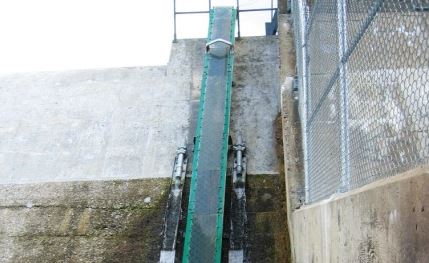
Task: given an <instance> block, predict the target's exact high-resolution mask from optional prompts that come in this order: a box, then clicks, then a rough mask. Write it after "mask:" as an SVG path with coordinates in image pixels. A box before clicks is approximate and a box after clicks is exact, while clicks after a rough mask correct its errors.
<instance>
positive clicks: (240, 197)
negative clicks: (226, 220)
mask: <svg viewBox="0 0 429 263" xmlns="http://www.w3.org/2000/svg"><path fill="white" fill-rule="evenodd" d="M232 149H233V151H234V166H233V170H232V193H231V213H230V215H231V226H230V229H231V232H230V243H229V252H228V261H229V262H231V263H243V262H246V222H247V216H246V155H245V150H246V146H245V145H244V143H243V140H242V137H241V134H238V136H237V144H234V146H233V147H232Z"/></svg>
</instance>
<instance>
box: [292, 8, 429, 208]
mask: <svg viewBox="0 0 429 263" xmlns="http://www.w3.org/2000/svg"><path fill="white" fill-rule="evenodd" d="M299 2H300V1H298V0H295V1H293V3H292V12H293V21H294V31H295V40H296V42H295V43H296V52H297V53H296V54H297V72H298V80H299V82H300V83H299V89H300V91H299V94H300V96H299V99H300V103H299V105H300V115H301V122H302V123H304V124H303V127H306V129H303V132H304V133H305V136H303V138H304V140H305V141H304V143H303V147H304V154H305V156H304V158H305V162H307V163H308V164H307V166H306V167H307V169H306V189H307V190H306V191H307V195H306V202H307V203H311V202H314V201H318V200H321V199H324V198H327V197H329V196H330V195H332V194H334V193H336V192H343V191H348V190H351V189H355V188H357V187H360V186H363V185H365V184H368V183H371V182H374V181H376V180H378V179H381V178H385V177H388V176H392V175H396V174H398V173H401V172H404V171H407V170H409V169H412V168H415V167H416V166H419V165H424V164H428V163H429V45H428V43H429V2H428V1H418V0H406V1H399V0H395V1H394V0H390V1H382V0H373V1H371V0H361V1H355V0H338V1H335V0H318V1H308V2H305V1H304V3H303V4H300V3H299ZM303 13H304V14H307V15H304V16H303V15H300V14H303ZM303 20H304V21H303ZM302 32H305V34H304V35H305V37H300V36H301V33H302ZM306 52H307V56H306V55H305V54H306ZM305 74H307V79H308V81H305V79H306V76H305ZM305 94H308V95H307V96H305ZM305 113H306V114H305Z"/></svg>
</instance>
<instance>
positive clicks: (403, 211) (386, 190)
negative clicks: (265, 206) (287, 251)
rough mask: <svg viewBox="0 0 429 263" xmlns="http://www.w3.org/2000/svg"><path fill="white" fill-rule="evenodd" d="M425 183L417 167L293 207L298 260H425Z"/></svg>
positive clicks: (428, 218) (428, 198) (426, 175)
mask: <svg viewBox="0 0 429 263" xmlns="http://www.w3.org/2000/svg"><path fill="white" fill-rule="evenodd" d="M428 189H429V169H428V168H418V169H416V170H413V171H410V172H407V173H405V174H402V175H397V176H395V177H391V178H388V179H384V180H381V181H378V182H375V183H372V184H370V185H367V186H365V187H362V188H360V189H358V190H355V191H352V192H349V193H346V194H341V195H337V196H334V197H332V198H331V199H329V200H326V201H322V202H319V203H316V204H314V205H311V206H307V207H302V208H301V209H298V210H296V211H295V212H294V213H293V215H292V218H293V219H292V221H293V229H292V231H293V236H294V244H293V249H294V252H295V259H296V262H427V259H428V258H429V252H428V251H429V213H428V210H427V207H428V205H429V192H428Z"/></svg>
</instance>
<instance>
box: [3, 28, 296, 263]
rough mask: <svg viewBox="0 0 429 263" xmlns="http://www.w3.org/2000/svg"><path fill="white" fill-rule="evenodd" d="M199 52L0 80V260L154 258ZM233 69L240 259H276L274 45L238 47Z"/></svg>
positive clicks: (187, 49)
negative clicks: (245, 253)
mask: <svg viewBox="0 0 429 263" xmlns="http://www.w3.org/2000/svg"><path fill="white" fill-rule="evenodd" d="M204 45H205V40H204V39H195V40H179V41H178V43H175V44H173V46H172V50H171V56H170V61H169V63H168V64H167V65H166V66H157V67H140V68H139V67H137V68H110V69H94V70H77V71H64V72H41V73H20V74H12V75H5V76H0V110H1V112H2V114H1V115H0V123H1V125H0V138H1V140H0V167H1V169H0V262H157V261H158V260H159V252H160V249H161V240H162V237H161V234H162V233H161V232H162V225H163V217H164V213H165V207H166V200H167V197H168V193H169V187H170V178H171V175H172V169H173V162H174V157H175V152H176V149H177V147H178V146H180V145H183V144H186V145H187V147H188V152H189V154H190V158H192V147H193V136H194V131H195V120H196V114H197V111H198V103H199V95H200V82H201V75H202V69H203V52H204ZM234 74H235V75H234V87H233V94H232V112H231V128H230V129H231V130H230V131H231V135H232V137H234V136H235V134H236V133H237V132H239V131H240V132H241V133H242V134H243V137H244V141H245V142H246V146H247V163H248V167H247V173H248V175H249V176H248V184H249V185H248V194H247V195H248V211H247V213H248V218H249V229H251V231H250V230H249V247H250V248H249V250H250V254H251V257H252V258H253V259H254V260H255V262H263V261H265V262H274V261H283V260H286V258H287V247H288V245H287V238H288V235H287V232H286V229H287V227H286V221H285V210H284V202H285V200H284V198H285V194H284V184H283V183H282V182H283V180H284V178H283V177H282V176H280V173H281V169H282V168H281V166H282V165H281V163H282V162H283V158H282V156H280V155H278V149H277V148H278V142H279V138H281V136H280V135H278V134H277V135H276V128H277V127H279V126H278V121H277V120H278V119H277V118H278V115H279V111H280V98H279V80H278V75H279V48H278V38H277V37H276V36H273V37H251V38H242V39H240V40H237V41H236V48H235V73H234ZM280 142H281V140H280ZM190 166H191V165H188V172H187V176H190V171H191V167H190ZM187 180H188V179H187ZM227 181H229V179H227ZM227 191H228V190H227ZM184 198H185V199H186V196H185V197H184ZM184 203H186V202H185V200H184ZM179 239H180V237H179ZM261 241H262V242H261Z"/></svg>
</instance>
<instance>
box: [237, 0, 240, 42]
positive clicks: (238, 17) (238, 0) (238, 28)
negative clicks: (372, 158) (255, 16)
mask: <svg viewBox="0 0 429 263" xmlns="http://www.w3.org/2000/svg"><path fill="white" fill-rule="evenodd" d="M237 35H238V38H240V35H241V33H240V0H237Z"/></svg>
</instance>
